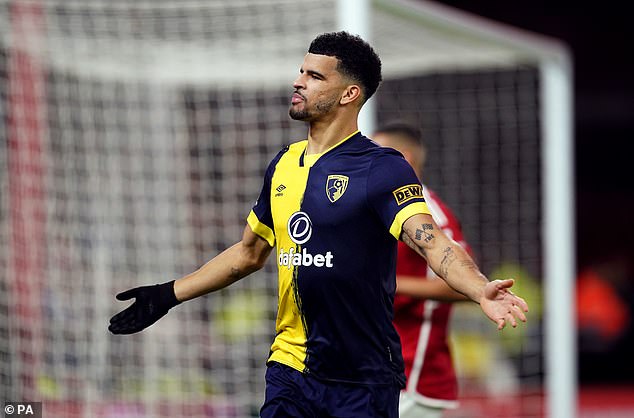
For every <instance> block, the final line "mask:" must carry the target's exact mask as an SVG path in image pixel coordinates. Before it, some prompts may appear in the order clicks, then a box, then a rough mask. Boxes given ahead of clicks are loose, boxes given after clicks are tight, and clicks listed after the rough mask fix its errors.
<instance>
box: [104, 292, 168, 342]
mask: <svg viewBox="0 0 634 418" xmlns="http://www.w3.org/2000/svg"><path fill="white" fill-rule="evenodd" d="M116 297H117V299H118V300H129V299H132V298H136V300H135V301H134V303H133V304H132V305H130V306H128V307H127V308H126V309H124V310H123V311H121V312H119V313H118V314H116V315H115V316H113V317H112V318H110V326H109V327H108V329H109V330H110V332H112V333H113V334H134V333H135V332H139V331H142V330H144V329H145V328H147V327H149V326H150V325H152V324H153V323H155V322H156V321H158V320H159V319H161V318H162V317H163V316H164V315H165V314H166V313H167V312H168V311H169V310H170V309H172V308H173V307H174V306H176V305H178V304H179V303H180V302H179V301H178V300H177V299H176V295H175V294H174V280H172V281H171V282H167V283H162V284H155V285H153V286H141V287H135V288H134V289H130V290H126V291H125V292H121V293H119V294H118V295H117V296H116Z"/></svg>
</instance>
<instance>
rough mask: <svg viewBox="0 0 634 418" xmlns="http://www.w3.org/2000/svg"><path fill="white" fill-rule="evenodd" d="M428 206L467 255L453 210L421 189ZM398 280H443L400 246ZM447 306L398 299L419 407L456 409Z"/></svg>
mask: <svg viewBox="0 0 634 418" xmlns="http://www.w3.org/2000/svg"><path fill="white" fill-rule="evenodd" d="M424 190H425V200H426V202H427V206H428V207H429V210H430V211H431V213H432V216H433V217H434V220H435V221H436V223H437V224H438V226H439V227H440V228H442V229H443V231H444V232H445V233H446V234H447V236H449V237H450V238H453V239H454V240H455V241H456V242H458V243H459V244H460V245H462V246H463V248H465V249H466V250H467V251H469V248H468V246H467V244H466V243H465V242H464V237H463V235H462V231H461V230H460V224H459V222H458V220H457V219H456V217H455V216H454V214H453V213H452V212H451V210H450V209H449V208H448V207H447V206H446V205H445V204H444V203H443V202H442V201H441V200H440V199H439V198H438V196H437V195H436V194H435V193H434V192H433V191H431V190H429V189H427V188H425V189H424ZM396 275H397V276H398V275H404V276H415V277H420V279H421V280H442V279H441V278H439V277H436V275H435V274H434V272H433V271H432V270H431V269H430V268H428V266H427V262H426V261H425V259H423V258H422V257H421V256H420V255H418V254H417V253H416V252H414V250H412V249H411V248H409V247H408V246H407V244H405V243H403V242H401V241H399V243H398V257H397V262H396ZM450 313H451V303H446V302H438V301H433V300H425V299H418V298H413V297H410V296H404V295H399V294H397V295H396V297H395V299H394V325H395V326H396V330H397V331H398V333H399V335H400V337H401V344H402V346H403V359H404V361H405V374H406V375H407V387H406V389H405V390H406V391H407V392H408V393H410V394H411V396H412V397H413V398H414V399H416V400H417V401H418V402H420V403H422V404H425V405H429V406H433V407H439V408H455V407H457V405H458V402H457V397H458V383H457V380H456V373H455V370H454V366H453V361H452V358H451V353H450V350H449V344H448V325H449V316H450Z"/></svg>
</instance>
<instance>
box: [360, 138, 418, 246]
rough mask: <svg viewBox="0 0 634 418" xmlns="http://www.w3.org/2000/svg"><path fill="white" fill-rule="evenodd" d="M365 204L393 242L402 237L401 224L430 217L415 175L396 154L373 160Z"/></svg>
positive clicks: (406, 163) (388, 153)
mask: <svg viewBox="0 0 634 418" xmlns="http://www.w3.org/2000/svg"><path fill="white" fill-rule="evenodd" d="M367 188H368V201H369V204H370V205H371V207H372V208H373V209H374V211H375V212H376V213H377V215H378V217H379V218H380V219H381V222H382V223H383V224H384V225H385V227H386V228H387V229H388V230H389V231H390V234H392V236H394V238H396V239H399V238H400V236H401V232H402V228H403V223H404V222H405V221H406V220H407V219H408V218H410V217H411V216H413V215H416V214H419V213H420V214H430V211H429V209H428V208H427V204H426V202H425V197H424V195H423V186H422V185H421V183H420V181H419V180H418V178H417V177H416V173H415V172H414V170H413V169H412V167H411V166H410V165H409V163H408V162H407V161H406V160H405V158H403V156H402V155H401V154H399V153H397V152H387V150H386V152H385V153H383V154H381V155H380V156H378V157H377V158H375V159H374V160H373V162H372V165H371V167H370V173H369V175H368V185H367Z"/></svg>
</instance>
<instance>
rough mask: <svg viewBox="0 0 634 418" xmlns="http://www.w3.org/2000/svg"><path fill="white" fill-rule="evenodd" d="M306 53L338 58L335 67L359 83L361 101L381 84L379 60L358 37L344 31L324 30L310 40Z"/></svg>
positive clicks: (368, 96)
mask: <svg viewBox="0 0 634 418" xmlns="http://www.w3.org/2000/svg"><path fill="white" fill-rule="evenodd" d="M308 52H309V53H311V54H317V55H327V56H330V57H335V58H337V60H338V61H339V63H338V64H337V70H338V71H339V72H341V73H342V74H344V75H345V76H348V77H350V78H351V79H353V80H355V81H357V82H359V84H361V89H362V90H363V103H365V101H366V100H368V99H369V98H370V97H372V95H373V94H374V93H375V92H376V90H377V89H378V88H379V84H381V81H382V76H381V59H380V58H379V56H378V55H377V54H376V52H374V49H373V48H372V46H370V44H369V43H367V42H366V41H364V40H363V39H362V38H361V37H360V36H357V35H351V34H350V33H348V32H345V31H340V32H328V33H323V34H321V35H319V36H317V37H316V38H315V39H314V40H313V41H312V42H311V44H310V46H309V47H308Z"/></svg>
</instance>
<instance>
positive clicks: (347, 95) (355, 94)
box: [339, 84, 361, 105]
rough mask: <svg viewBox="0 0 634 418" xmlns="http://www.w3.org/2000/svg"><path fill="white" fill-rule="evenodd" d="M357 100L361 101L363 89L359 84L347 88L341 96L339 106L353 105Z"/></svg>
mask: <svg viewBox="0 0 634 418" xmlns="http://www.w3.org/2000/svg"><path fill="white" fill-rule="evenodd" d="M355 100H361V87H359V86H358V85H357V84H350V85H348V86H347V87H346V89H345V90H344V91H343V94H342V95H341V99H339V104H342V105H344V104H348V103H352V102H354V101H355Z"/></svg>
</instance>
